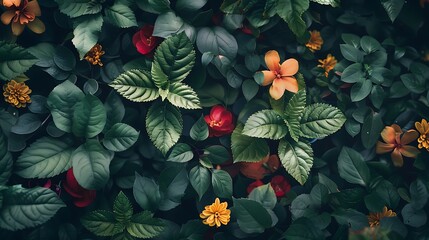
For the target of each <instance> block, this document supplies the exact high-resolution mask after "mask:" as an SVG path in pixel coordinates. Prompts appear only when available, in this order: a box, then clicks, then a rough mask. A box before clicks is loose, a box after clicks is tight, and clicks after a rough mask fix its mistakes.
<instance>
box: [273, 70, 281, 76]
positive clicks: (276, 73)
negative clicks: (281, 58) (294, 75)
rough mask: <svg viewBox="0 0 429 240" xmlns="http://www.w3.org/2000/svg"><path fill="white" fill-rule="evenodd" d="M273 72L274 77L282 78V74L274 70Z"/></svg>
mask: <svg viewBox="0 0 429 240" xmlns="http://www.w3.org/2000/svg"><path fill="white" fill-rule="evenodd" d="M274 74H275V75H276V78H282V75H281V74H280V72H279V71H275V72H274Z"/></svg>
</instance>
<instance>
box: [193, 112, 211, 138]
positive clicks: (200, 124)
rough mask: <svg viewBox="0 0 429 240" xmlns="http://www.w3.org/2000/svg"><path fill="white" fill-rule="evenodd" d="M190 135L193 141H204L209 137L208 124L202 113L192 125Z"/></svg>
mask: <svg viewBox="0 0 429 240" xmlns="http://www.w3.org/2000/svg"><path fill="white" fill-rule="evenodd" d="M190 136H191V138H192V139H193V140H195V141H204V140H206V139H207V138H208V137H209V126H208V125H207V123H206V121H205V120H204V116H203V115H201V117H200V118H199V119H198V120H197V121H196V122H195V124H194V125H193V126H192V128H191V132H190Z"/></svg>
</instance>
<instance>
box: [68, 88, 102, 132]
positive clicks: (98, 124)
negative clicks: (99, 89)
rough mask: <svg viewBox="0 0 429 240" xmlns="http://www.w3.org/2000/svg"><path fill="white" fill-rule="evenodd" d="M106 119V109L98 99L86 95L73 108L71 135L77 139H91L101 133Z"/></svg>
mask: <svg viewBox="0 0 429 240" xmlns="http://www.w3.org/2000/svg"><path fill="white" fill-rule="evenodd" d="M106 118H107V115H106V109H104V105H103V103H102V102H101V101H100V99H98V98H97V97H96V96H93V95H86V96H85V97H84V98H83V99H81V100H80V101H79V102H77V103H76V105H75V106H74V113H73V124H72V131H73V134H74V135H75V136H77V137H85V138H93V137H95V136H97V135H98V134H99V133H101V131H103V129H104V126H105V125H106Z"/></svg>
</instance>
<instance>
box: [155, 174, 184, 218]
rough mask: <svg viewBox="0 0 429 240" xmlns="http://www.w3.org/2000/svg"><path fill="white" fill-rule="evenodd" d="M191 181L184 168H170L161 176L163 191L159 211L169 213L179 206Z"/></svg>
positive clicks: (160, 183)
mask: <svg viewBox="0 0 429 240" xmlns="http://www.w3.org/2000/svg"><path fill="white" fill-rule="evenodd" d="M188 184H189V179H188V173H187V172H186V169H185V168H183V167H168V168H166V169H164V170H163V171H162V172H161V173H160V175H159V187H160V190H161V194H162V195H161V196H162V199H161V202H160V203H159V209H160V210H162V211H168V210H170V209H172V208H175V207H176V206H178V205H179V204H180V202H181V200H182V197H183V196H184V195H185V190H186V188H187V187H188Z"/></svg>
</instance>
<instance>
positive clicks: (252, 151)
mask: <svg viewBox="0 0 429 240" xmlns="http://www.w3.org/2000/svg"><path fill="white" fill-rule="evenodd" d="M242 131H243V125H237V126H236V127H235V129H234V132H233V133H232V135H231V149H232V156H233V159H234V163H236V162H258V161H261V160H262V159H263V158H264V157H265V156H267V154H269V153H270V149H269V147H268V144H267V142H266V141H265V140H264V139H259V138H252V137H248V136H246V135H244V134H242Z"/></svg>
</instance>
